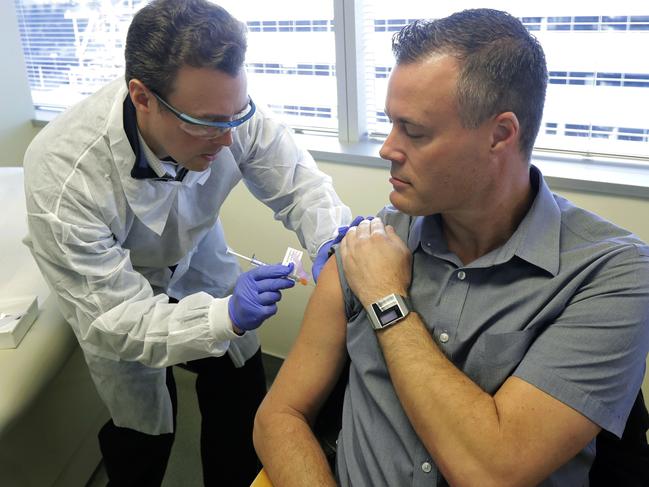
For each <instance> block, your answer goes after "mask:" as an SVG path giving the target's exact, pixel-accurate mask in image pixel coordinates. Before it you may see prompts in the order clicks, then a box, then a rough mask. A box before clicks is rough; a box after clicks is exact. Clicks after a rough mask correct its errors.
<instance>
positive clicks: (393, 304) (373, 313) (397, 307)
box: [365, 294, 412, 330]
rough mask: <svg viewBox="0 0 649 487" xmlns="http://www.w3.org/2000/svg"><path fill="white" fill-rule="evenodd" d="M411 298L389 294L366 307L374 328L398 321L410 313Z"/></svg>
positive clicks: (378, 328)
mask: <svg viewBox="0 0 649 487" xmlns="http://www.w3.org/2000/svg"><path fill="white" fill-rule="evenodd" d="M411 307H412V306H411V304H410V300H409V299H408V298H406V297H405V296H400V295H398V294H388V295H387V296H385V297H384V298H381V299H379V300H378V301H376V302H374V303H372V304H370V305H369V306H367V307H366V308H365V310H366V311H367V316H368V317H369V318H370V323H371V324H372V328H373V329H374V330H381V329H383V328H387V327H388V326H390V325H394V324H395V323H398V322H399V321H401V320H402V319H404V318H405V317H406V316H408V313H410V308H411Z"/></svg>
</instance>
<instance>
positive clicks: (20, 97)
mask: <svg viewBox="0 0 649 487" xmlns="http://www.w3.org/2000/svg"><path fill="white" fill-rule="evenodd" d="M0 59H2V63H3V66H2V68H3V69H2V74H1V75H0V149H1V150H0V166H20V165H22V160H23V155H24V153H25V149H26V148H27V145H28V144H29V141H30V140H31V139H32V138H33V137H34V135H35V134H36V132H37V130H36V129H35V128H34V127H32V119H33V118H34V108H33V105H32V100H31V96H30V93H29V85H28V84H27V74H26V71H25V61H24V58H23V52H22V48H21V46H20V37H19V33H18V24H17V21H16V11H15V7H14V2H13V0H2V1H0Z"/></svg>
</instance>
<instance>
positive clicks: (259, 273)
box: [248, 262, 295, 281]
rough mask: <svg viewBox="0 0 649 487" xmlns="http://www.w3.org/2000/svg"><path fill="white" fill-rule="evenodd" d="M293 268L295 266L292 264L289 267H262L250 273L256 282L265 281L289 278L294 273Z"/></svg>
mask: <svg viewBox="0 0 649 487" xmlns="http://www.w3.org/2000/svg"><path fill="white" fill-rule="evenodd" d="M293 267H295V266H294V264H293V263H292V262H291V263H290V264H289V265H281V264H274V265H262V266H259V267H257V268H256V269H252V270H251V271H248V272H250V273H251V274H252V275H253V277H254V278H255V281H261V280H263V279H272V278H276V277H284V276H288V275H289V274H290V273H291V272H293Z"/></svg>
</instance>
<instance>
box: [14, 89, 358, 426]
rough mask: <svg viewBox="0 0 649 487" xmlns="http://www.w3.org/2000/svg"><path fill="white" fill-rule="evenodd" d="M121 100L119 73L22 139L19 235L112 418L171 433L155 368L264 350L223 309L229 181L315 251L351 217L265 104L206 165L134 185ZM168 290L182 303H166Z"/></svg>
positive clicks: (231, 277)
mask: <svg viewBox="0 0 649 487" xmlns="http://www.w3.org/2000/svg"><path fill="white" fill-rule="evenodd" d="M127 94H128V91H127V88H126V83H125V81H124V79H123V78H122V79H118V80H116V81H114V82H112V83H110V84H109V85H107V86H106V87H104V88H103V89H101V90H100V91H98V92H97V93H96V94H94V95H92V96H91V97H89V98H87V99H86V100H84V101H83V102H81V103H80V104H78V105H76V106H75V107H73V108H71V109H70V110H68V111H66V112H65V113H63V114H61V115H60V116H59V117H57V118H56V120H54V121H53V122H51V123H50V124H48V125H47V127H45V128H44V129H43V130H42V131H41V132H40V133H39V134H38V136H37V137H36V138H35V139H34V141H33V142H32V144H31V145H30V146H29V148H28V150H27V152H26V154H25V161H24V169H25V192H26V197H27V211H28V222H29V232H30V236H29V237H28V238H26V239H25V242H26V244H27V245H28V246H29V247H30V249H31V251H32V254H33V255H34V258H35V260H36V262H37V263H38V265H39V267H40V269H41V272H42V273H43V275H44V276H45V278H46V280H47V281H48V283H49V285H50V286H51V288H52V289H53V291H54V292H55V293H56V295H57V296H58V303H59V305H60V308H61V311H62V313H63V315H64V316H65V318H66V320H67V321H68V322H69V323H70V325H71V326H72V328H73V329H74V332H75V334H76V336H77V338H78V340H79V343H80V344H81V347H82V349H83V352H84V354H85V357H86V361H87V363H88V367H89V369H90V373H91V375H92V378H93V380H94V382H95V384H96V387H97V390H98V391H99V394H100V395H101V397H102V399H103V401H104V402H105V403H106V405H107V407H108V409H109V411H110V413H111V416H112V418H113V421H114V422H115V424H116V425H118V426H124V427H129V428H132V429H136V430H139V431H142V432H145V433H149V434H160V433H167V432H170V431H172V428H173V426H172V412H171V401H170V399H169V395H168V392H167V389H166V387H165V369H164V367H166V366H169V365H172V364H177V363H181V362H185V361H188V360H194V359H200V358H204V357H209V356H220V355H223V354H224V353H226V352H228V353H229V355H230V357H231V358H232V360H233V361H234V363H235V365H237V366H241V365H243V363H244V362H245V361H246V360H247V359H248V358H249V357H251V356H252V355H253V354H254V353H255V352H256V350H257V348H258V346H259V342H258V340H257V336H256V333H254V332H249V333H246V334H245V335H244V336H243V337H238V336H237V335H236V334H235V333H234V332H233V331H232V327H231V324H230V321H229V318H228V315H227V304H228V299H229V296H228V295H229V294H230V292H231V289H232V287H233V285H234V283H235V280H236V278H237V276H238V274H239V272H240V271H239V266H238V264H237V262H236V260H235V259H234V258H233V257H232V256H230V255H228V254H226V243H225V239H224V235H223V230H222V227H221V224H220V221H219V219H218V214H219V210H220V208H221V204H222V203H223V201H224V200H225V198H226V197H227V195H228V194H229V193H230V191H231V190H232V188H233V187H234V186H235V185H236V184H237V183H238V182H239V180H241V179H242V178H243V180H244V183H245V184H246V185H247V187H248V188H249V189H250V191H251V192H252V193H253V194H254V195H255V196H256V197H257V198H258V199H259V200H261V201H262V202H264V203H265V204H266V205H268V206H269V207H270V208H272V209H273V211H274V212H275V218H277V219H279V220H281V221H282V222H283V223H284V225H285V226H286V227H287V228H289V229H292V230H294V231H295V232H296V233H297V236H298V238H299V239H300V242H301V243H302V245H304V246H305V248H307V249H308V251H309V254H310V256H311V257H314V256H315V254H316V252H317V249H318V248H319V246H320V245H321V244H322V243H323V242H324V241H326V240H327V239H329V238H331V237H332V236H333V235H335V233H336V229H337V227H338V226H339V225H341V224H345V223H348V222H349V220H350V219H351V214H350V211H349V209H348V208H347V207H346V206H344V205H343V204H342V203H341V201H340V199H339V198H338V196H337V195H336V193H335V192H334V190H333V187H332V184H331V179H330V178H329V177H328V176H326V175H325V174H323V173H322V172H320V171H319V170H318V169H317V167H316V165H315V163H314V162H313V159H312V158H311V156H310V155H309V154H308V153H307V152H306V151H304V150H300V149H299V148H298V147H297V146H296V145H295V143H294V141H293V138H292V136H291V134H290V131H289V130H288V129H287V128H286V127H285V126H284V125H282V124H281V123H279V122H278V121H277V120H276V119H274V118H273V117H272V116H271V115H270V114H269V113H267V112H266V111H265V110H264V109H263V108H259V109H258V112H257V113H256V114H255V115H254V117H253V118H252V119H251V120H250V121H249V122H247V123H246V124H244V125H243V126H242V127H240V128H239V129H237V131H236V132H234V141H233V144H232V146H231V147H230V148H223V150H221V151H220V152H219V154H218V158H217V159H216V160H215V161H214V162H213V163H212V166H211V168H210V169H207V170H206V171H204V172H202V173H198V172H189V173H187V175H186V177H185V178H184V180H183V181H182V182H179V181H159V180H154V179H134V178H133V177H131V174H130V172H131V169H132V168H133V165H134V163H135V154H134V152H133V149H132V148H131V146H130V144H129V141H128V139H127V136H126V133H125V131H124V128H123V102H124V99H125V97H126V96H127ZM241 218H242V219H245V218H246V216H245V215H241ZM173 265H177V267H176V268H175V271H174V272H173V276H172V272H171V270H170V269H169V266H173ZM169 296H173V297H175V298H177V299H179V300H180V302H179V303H178V304H169V302H168V297H169ZM224 393H225V394H227V391H224Z"/></svg>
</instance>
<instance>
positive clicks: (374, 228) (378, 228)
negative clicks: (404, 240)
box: [370, 218, 385, 234]
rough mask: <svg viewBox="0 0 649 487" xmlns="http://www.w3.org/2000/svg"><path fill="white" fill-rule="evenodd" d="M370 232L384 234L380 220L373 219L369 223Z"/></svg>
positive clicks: (383, 227)
mask: <svg viewBox="0 0 649 487" xmlns="http://www.w3.org/2000/svg"><path fill="white" fill-rule="evenodd" d="M370 232H371V233H383V234H384V233H385V226H384V225H383V222H382V221H381V219H380V218H374V219H373V220H372V221H371V222H370Z"/></svg>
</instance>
